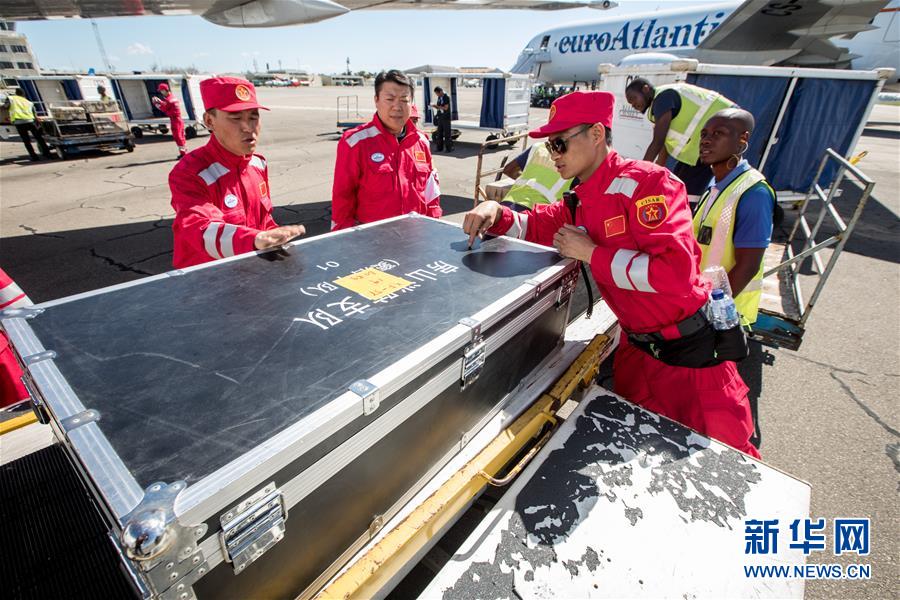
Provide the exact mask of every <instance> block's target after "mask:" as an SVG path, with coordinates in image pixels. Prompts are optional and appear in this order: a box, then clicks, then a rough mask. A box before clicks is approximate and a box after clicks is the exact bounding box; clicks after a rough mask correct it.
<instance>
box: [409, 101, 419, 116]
mask: <svg viewBox="0 0 900 600" xmlns="http://www.w3.org/2000/svg"><path fill="white" fill-rule="evenodd" d="M409 118H410V119H418V118H419V109H418V108H417V107H416V105H415V104H410V105H409Z"/></svg>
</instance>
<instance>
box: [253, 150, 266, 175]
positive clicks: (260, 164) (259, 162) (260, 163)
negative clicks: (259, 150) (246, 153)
mask: <svg viewBox="0 0 900 600" xmlns="http://www.w3.org/2000/svg"><path fill="white" fill-rule="evenodd" d="M250 165H251V166H254V167H256V168H257V169H259V170H260V171H265V170H266V161H264V160H263V159H262V158H260V157H258V156H256V155H255V154H254V155H253V158H251V159H250Z"/></svg>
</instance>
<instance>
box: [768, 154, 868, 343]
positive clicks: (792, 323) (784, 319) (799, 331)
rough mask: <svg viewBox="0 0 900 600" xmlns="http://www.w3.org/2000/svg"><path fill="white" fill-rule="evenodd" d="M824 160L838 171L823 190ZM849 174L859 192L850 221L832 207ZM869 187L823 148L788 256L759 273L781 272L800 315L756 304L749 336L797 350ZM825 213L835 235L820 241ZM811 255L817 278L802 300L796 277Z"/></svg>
mask: <svg viewBox="0 0 900 600" xmlns="http://www.w3.org/2000/svg"><path fill="white" fill-rule="evenodd" d="M829 161H833V162H834V163H837V166H838V170H837V173H836V174H835V177H834V181H833V182H832V183H831V185H830V186H829V187H828V190H827V192H826V191H825V190H823V189H822V187H821V186H820V185H819V180H820V178H821V177H822V173H823V172H824V170H825V167H826V165H827V164H828V163H829ZM848 174H849V175H851V176H852V179H851V181H853V183H855V184H856V185H858V186H859V187H860V189H861V190H862V194H861V196H860V198H859V201H858V202H857V204H856V208H855V209H854V211H853V216H852V217H851V218H850V222H849V223H845V222H844V219H843V218H842V217H841V216H840V214H838V211H837V209H836V208H835V206H834V200H835V199H836V198H838V197H840V195H841V194H840V191H839V190H840V188H841V184H842V183H843V181H844V179H845V177H846V176H847V175H848ZM874 187H875V182H874V181H872V179H871V178H870V177H869V176H867V175H866V174H865V173H863V172H862V171H861V170H859V169H858V168H857V167H856V166H855V165H854V164H852V163H851V162H850V161H849V160H847V159H846V158H844V157H843V156H841V155H839V154H838V153H837V152H835V151H834V150H833V149H831V148H828V149H827V150H826V151H825V155H824V156H823V157H822V161H821V162H820V163H819V169H818V171H817V172H816V176H815V178H813V182H812V185H810V188H809V191H808V192H807V193H806V196H805V197H804V199H803V201H802V203H801V205H800V213H799V214H798V216H797V220H796V221H795V222H794V226H793V228H792V229H791V233H790V236H789V237H788V240H787V243H786V244H785V250H786V253H787V260H785V261H784V262H782V263H780V264H778V265H777V266H775V267H773V268H771V269H768V270H766V271H765V272H764V274H763V279H765V278H766V277H769V276H770V275H774V274H776V273H781V274H782V276H786V277H787V278H788V282H789V287H790V290H791V292H792V293H793V297H794V300H795V301H796V303H797V307H798V311H799V314H797V315H785V314H777V313H774V312H772V311H769V310H765V309H762V308H761V309H760V316H759V319H758V320H757V322H756V324H755V325H754V331H753V332H751V337H754V338H756V339H758V340H759V341H761V342H763V343H767V344H771V345H776V346H782V347H785V348H789V349H791V350H796V349H798V348H799V347H800V343H801V340H802V337H803V333H804V331H805V326H806V321H807V320H808V319H809V315H810V314H811V313H812V309H813V307H814V306H815V304H816V302H817V301H818V299H819V295H820V294H821V293H822V290H823V289H824V287H825V283H826V282H827V281H828V278H829V277H830V276H831V272H832V271H833V270H834V265H835V263H837V259H838V257H839V256H840V255H841V252H842V251H843V249H844V246H845V245H846V244H847V240H849V239H850V235H851V234H852V233H853V229H854V227H856V223H857V221H859V217H860V215H862V212H863V209H864V208H865V206H866V202H867V201H868V200H869V196H871V194H872V188H874ZM814 203H818V206H819V211H818V215H817V216H816V217H815V224H814V225H813V226H812V227H810V221H809V218H808V217H812V215H813V213H814V210H815V207H814V206H813V204H814ZM826 217H829V218H830V219H831V221H832V222H833V223H834V226H835V227H836V229H837V233H835V234H834V235H831V236H830V237H828V238H827V239H825V240H823V241H821V242H817V241H816V236H817V235H818V234H819V231H820V230H821V228H822V224H823V223H824V222H825V218H826ZM795 242H802V246H801V247H802V250H801V251H800V252H798V253H795V252H794V244H795ZM831 246H834V251H833V252H832V254H831V257H830V258H829V259H828V264H827V265H824V264H823V262H822V257H821V256H820V255H819V252H821V251H822V250H824V249H825V248H829V247H831ZM810 257H812V260H813V263H814V269H815V272H816V274H817V277H818V280H817V281H816V286H815V289H814V290H813V292H812V295H811V296H810V297H809V301H808V302H806V303H805V304H804V302H803V292H802V290H801V289H800V284H799V281H798V277H797V275H798V274H799V272H800V268H801V267H802V265H803V263H804V261H805V260H806V259H807V258H810Z"/></svg>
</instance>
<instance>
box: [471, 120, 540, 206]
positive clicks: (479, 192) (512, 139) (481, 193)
mask: <svg viewBox="0 0 900 600" xmlns="http://www.w3.org/2000/svg"><path fill="white" fill-rule="evenodd" d="M527 137H528V132H523V133H517V134H515V135H510V136H506V137H498V138H497V139H494V140H488V141H486V142H483V143H482V144H481V147H480V148H479V149H478V166H477V167H476V168H475V196H474V205H475V206H478V203H479V202H481V201H482V200H487V199H488V198H487V192H486V191H485V189H484V188H483V187H482V186H481V179H482V178H483V177H490V176H491V175H500V174H502V173H503V167H504V166H505V163H503V164H501V165H500V167H498V168H496V169H489V170H487V171H482V167H483V166H484V152H485V150H487V149H488V148H493V147H495V146H499V145H501V144H508V145H510V146H515V144H516V143H517V142H518V141H519V140H522V150H523V151H524V150H525V146H526V144H527ZM497 179H499V177H497Z"/></svg>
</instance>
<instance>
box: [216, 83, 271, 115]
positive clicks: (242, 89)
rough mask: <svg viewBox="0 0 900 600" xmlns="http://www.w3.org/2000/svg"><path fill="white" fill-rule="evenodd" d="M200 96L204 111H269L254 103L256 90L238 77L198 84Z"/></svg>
mask: <svg viewBox="0 0 900 600" xmlns="http://www.w3.org/2000/svg"><path fill="white" fill-rule="evenodd" d="M200 95H201V96H202V97H203V106H204V107H206V110H209V109H211V108H215V109H218V110H224V111H225V112H238V111H242V110H248V109H251V108H261V109H263V110H269V109H268V108H266V107H265V106H262V105H261V104H260V103H259V102H257V101H256V88H255V87H253V84H252V83H250V82H249V81H247V80H246V79H241V78H240V77H213V78H211V79H204V80H203V81H201V82H200Z"/></svg>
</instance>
